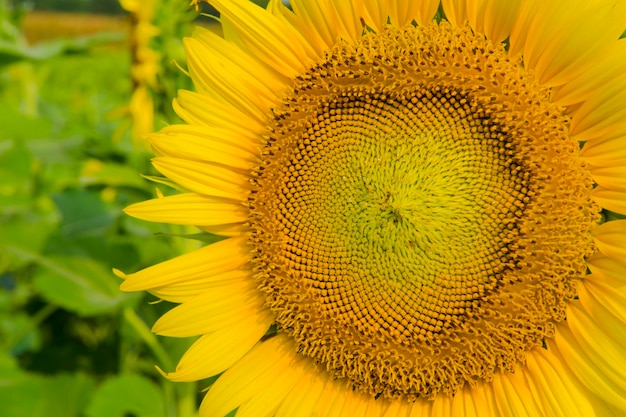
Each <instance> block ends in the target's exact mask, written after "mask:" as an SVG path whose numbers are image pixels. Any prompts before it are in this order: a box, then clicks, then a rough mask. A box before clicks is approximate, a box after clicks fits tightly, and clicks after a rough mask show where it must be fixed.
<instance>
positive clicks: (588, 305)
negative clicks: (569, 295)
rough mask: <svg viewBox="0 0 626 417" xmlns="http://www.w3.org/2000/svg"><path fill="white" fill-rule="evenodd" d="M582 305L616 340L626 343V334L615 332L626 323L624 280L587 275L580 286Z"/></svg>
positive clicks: (625, 287) (625, 286) (600, 326)
mask: <svg viewBox="0 0 626 417" xmlns="http://www.w3.org/2000/svg"><path fill="white" fill-rule="evenodd" d="M578 299H579V300H580V305H581V307H582V308H583V310H584V311H585V313H586V314H587V315H589V316H590V317H592V318H593V320H594V321H595V324H596V325H597V326H598V327H599V328H600V329H601V330H602V331H603V332H604V333H605V334H608V335H613V336H614V339H615V341H616V342H618V343H621V344H622V345H625V344H626V335H625V334H623V332H615V329H618V328H620V326H623V324H624V323H626V284H625V283H624V281H623V280H621V279H618V278H613V277H603V276H600V275H594V274H591V275H587V277H586V278H585V280H583V283H582V285H580V286H579V288H578Z"/></svg>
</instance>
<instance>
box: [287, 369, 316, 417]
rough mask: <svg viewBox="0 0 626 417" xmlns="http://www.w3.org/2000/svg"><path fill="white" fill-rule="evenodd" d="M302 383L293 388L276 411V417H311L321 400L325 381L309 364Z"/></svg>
mask: <svg viewBox="0 0 626 417" xmlns="http://www.w3.org/2000/svg"><path fill="white" fill-rule="evenodd" d="M305 366H307V369H306V370H305V375H304V377H303V379H302V380H301V381H300V383H298V384H296V385H295V386H293V389H292V390H291V391H290V392H289V394H287V396H286V397H285V400H284V401H283V402H282V403H281V404H280V406H279V407H278V410H276V414H275V417H293V416H311V415H313V410H314V409H315V405H316V404H317V402H318V401H319V400H320V396H321V394H322V390H323V389H324V384H325V381H324V380H323V379H322V378H320V375H319V374H320V372H319V370H318V369H316V367H315V366H314V365H313V364H312V363H309V364H308V365H305Z"/></svg>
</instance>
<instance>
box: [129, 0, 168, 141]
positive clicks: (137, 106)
mask: <svg viewBox="0 0 626 417" xmlns="http://www.w3.org/2000/svg"><path fill="white" fill-rule="evenodd" d="M157 3H158V0H142V1H135V0H120V5H121V6H122V8H123V9H124V10H126V11H127V12H129V13H130V17H131V33H130V47H131V55H132V68H131V77H132V83H133V92H132V96H131V99H130V104H129V107H128V111H129V113H130V116H131V119H132V128H131V137H132V139H133V140H134V141H137V142H138V143H143V142H144V141H145V137H146V135H147V134H149V133H150V132H152V131H153V130H154V112H155V110H154V101H153V99H152V95H151V93H150V89H154V88H156V86H157V74H158V72H159V65H160V59H161V57H160V54H159V53H157V52H156V51H154V50H153V49H152V47H151V41H152V39H153V38H154V37H155V36H157V35H158V34H159V30H158V28H157V27H155V26H154V25H153V23H152V22H153V19H154V8H155V6H156V4H157Z"/></svg>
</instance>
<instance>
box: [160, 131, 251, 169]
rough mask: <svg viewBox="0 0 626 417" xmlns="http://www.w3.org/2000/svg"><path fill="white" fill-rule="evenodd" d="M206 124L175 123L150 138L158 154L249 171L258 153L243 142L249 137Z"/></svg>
mask: <svg viewBox="0 0 626 417" xmlns="http://www.w3.org/2000/svg"><path fill="white" fill-rule="evenodd" d="M216 133H217V132H215V129H209V128H206V127H204V126H190V125H172V126H168V127H166V128H164V129H162V130H161V131H160V132H159V133H155V134H153V135H151V136H150V137H149V140H150V144H151V145H152V149H153V151H154V153H155V154H156V156H170V157H174V158H180V159H186V160H189V161H204V162H210V163H213V164H216V163H217V164H221V165H225V166H228V167H232V168H236V169H240V170H243V171H244V172H246V171H249V170H250V169H251V168H252V167H253V166H254V161H255V153H252V152H250V151H248V148H249V147H245V146H242V145H241V142H242V141H243V142H245V141H246V140H247V139H246V138H239V137H237V136H236V135H235V134H233V133H231V134H230V135H228V136H223V135H219V133H218V134H216Z"/></svg>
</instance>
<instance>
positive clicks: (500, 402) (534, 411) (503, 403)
mask: <svg viewBox="0 0 626 417" xmlns="http://www.w3.org/2000/svg"><path fill="white" fill-rule="evenodd" d="M491 386H492V389H493V393H494V397H495V403H496V407H497V409H498V411H499V413H500V415H502V416H515V417H536V416H540V415H542V414H543V412H542V410H541V408H540V407H539V405H538V404H537V402H536V401H535V400H534V397H533V394H532V391H531V386H529V385H528V381H527V379H526V377H525V375H524V372H523V371H521V370H520V371H518V372H515V373H514V374H511V373H509V372H506V371H503V372H500V373H496V374H495V375H494V378H493V381H492V382H491Z"/></svg>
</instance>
